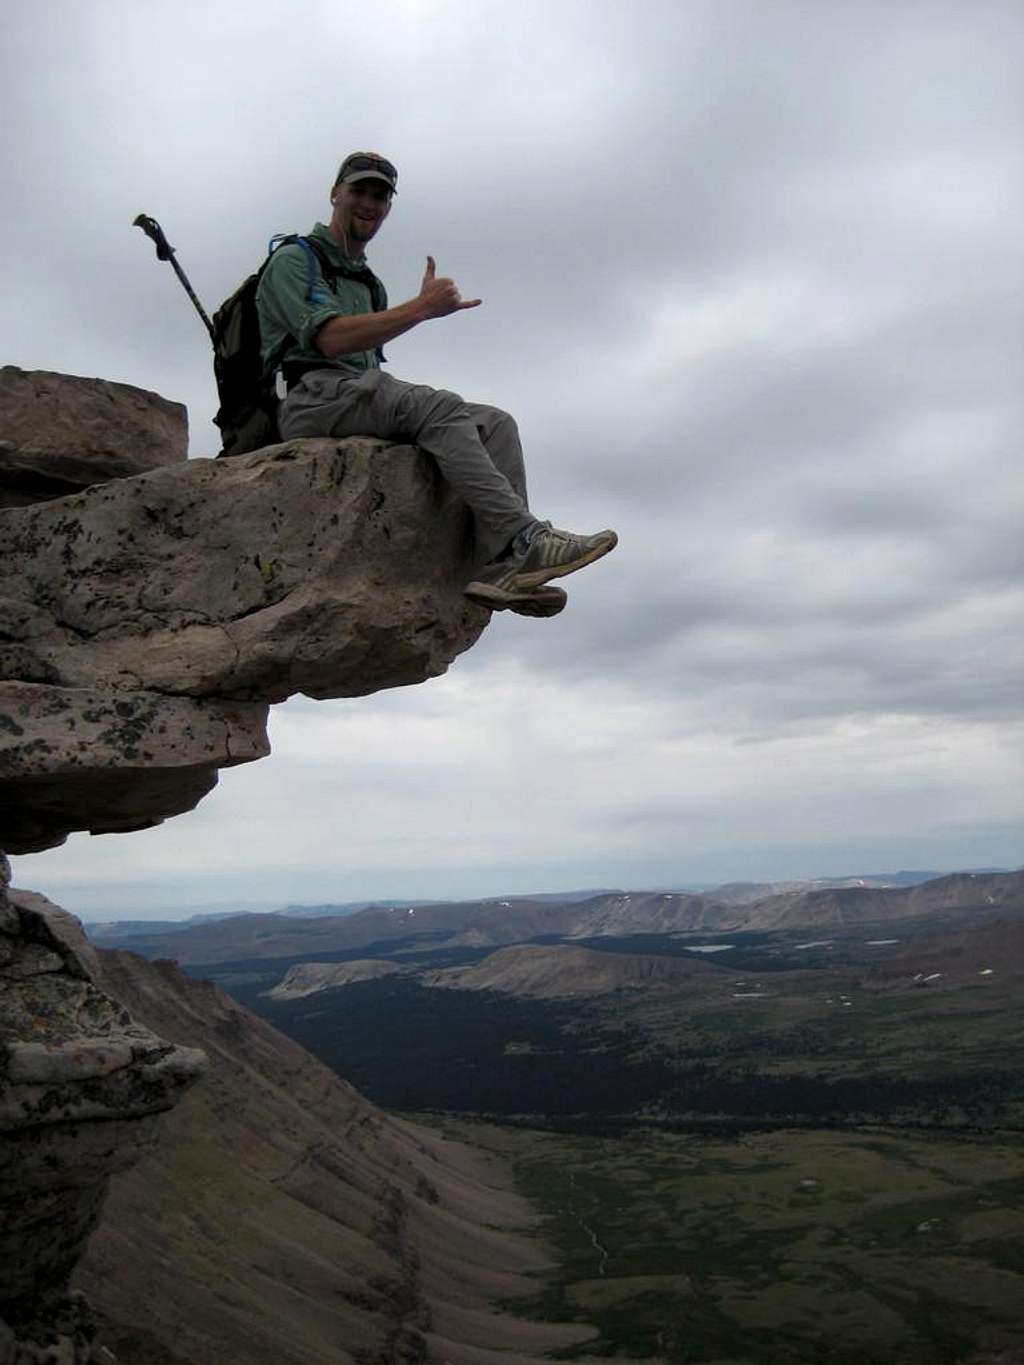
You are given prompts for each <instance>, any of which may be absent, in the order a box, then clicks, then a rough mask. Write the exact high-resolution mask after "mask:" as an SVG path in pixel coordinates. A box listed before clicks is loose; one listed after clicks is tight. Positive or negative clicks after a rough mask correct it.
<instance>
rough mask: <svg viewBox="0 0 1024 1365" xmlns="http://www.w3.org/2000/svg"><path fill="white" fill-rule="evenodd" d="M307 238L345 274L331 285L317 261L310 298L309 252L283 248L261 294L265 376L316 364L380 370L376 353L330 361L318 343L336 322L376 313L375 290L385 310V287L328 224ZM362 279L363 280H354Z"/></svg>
mask: <svg viewBox="0 0 1024 1365" xmlns="http://www.w3.org/2000/svg"><path fill="white" fill-rule="evenodd" d="M306 236H307V237H308V238H309V240H311V241H315V242H316V244H317V246H318V247H320V249H321V250H322V251H323V252H324V254H325V255H326V257H327V259H328V260H329V261H330V262H331V264H332V265H335V266H337V267H338V270H339V271H344V272H346V273H343V274H338V275H337V276H336V277H335V279H334V281H333V283H331V284H329V283H328V282H327V280H325V278H324V275H323V271H322V270H321V268H320V264H319V262H318V261H317V260H316V258H315V257H314V258H313V261H314V267H315V269H314V272H313V290H312V296H311V294H310V287H309V286H310V253H309V252H308V251H307V250H306V248H305V247H304V246H302V245H300V244H299V243H298V242H291V243H288V244H287V245H285V246H280V247H278V249H277V250H276V251H275V252H274V254H273V256H271V258H270V261H269V263H268V265H267V267H266V269H265V270H264V272H263V275H262V277H261V279H260V283H259V288H258V289H257V291H256V311H257V313H258V315H259V320H260V352H261V354H262V357H263V368H264V371H265V372H267V373H269V372H270V371H271V370H274V369H276V368H277V366H279V365H280V364H282V363H283V362H284V361H302V362H304V363H307V364H308V363H311V362H312V363H315V364H318V365H322V366H325V367H329V366H335V367H337V368H339V369H348V370H372V369H376V368H377V367H378V366H379V365H380V357H379V355H378V352H377V351H376V350H369V351H353V352H352V353H351V354H349V355H339V356H335V357H334V358H333V359H331V360H328V358H327V357H326V356H325V355H323V354H322V353H321V352H320V351H319V350H318V349H317V347H316V344H315V343H314V340H313V338H314V337H315V336H316V334H317V332H318V331H319V330H320V328H321V327H322V326H323V325H324V323H325V322H329V321H330V319H331V318H336V317H357V316H359V315H360V314H362V313H371V312H373V311H374V307H373V303H374V300H373V293H374V288H375V289H376V290H377V291H379V292H378V303H379V307H380V308H386V307H387V295H386V294H385V292H384V286H383V285H382V284H381V283H380V281H379V280H378V279H377V277H376V276H375V275H374V274H373V272H372V271H371V270H370V268H369V267H368V266H367V264H366V262H365V261H361V260H359V261H357V260H353V259H352V258H351V257H349V256H346V255H345V254H344V252H343V251H342V250H341V248H340V247H339V246H338V244H337V243H336V242H335V240H334V238H333V237H332V236H331V234H330V232H328V230H327V228H326V227H325V226H324V224H323V223H317V225H316V227H314V228H313V230H312V232H309V233H307V234H306ZM357 275H361V276H362V277H363V278H355V277H356V276H357ZM371 281H374V282H375V286H374V285H372V284H371Z"/></svg>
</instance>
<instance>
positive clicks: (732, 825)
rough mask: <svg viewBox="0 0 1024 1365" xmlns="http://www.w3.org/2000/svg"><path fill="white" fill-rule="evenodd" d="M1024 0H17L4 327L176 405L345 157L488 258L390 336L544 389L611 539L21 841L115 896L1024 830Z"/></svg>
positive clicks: (921, 861) (545, 446) (536, 433)
mask: <svg viewBox="0 0 1024 1365" xmlns="http://www.w3.org/2000/svg"><path fill="white" fill-rule="evenodd" d="M1022 58H1024V7H1022V6H1021V5H1020V4H1019V3H1016V2H1014V3H999V2H998V0H971V3H970V4H965V3H963V2H962V0H952V2H950V3H947V2H946V0H885V3H873V2H872V0H858V3H857V4H851V3H849V0H583V2H582V3H581V2H579V0H545V3H536V2H535V0H520V3H519V4H517V5H515V6H509V5H507V4H504V3H501V4H499V3H496V0H471V2H465V0H431V3H430V4H426V3H420V0H375V3H374V4H373V5H372V6H366V5H363V6H358V7H357V6H355V5H350V4H346V3H343V0H303V3H302V4H301V5H298V4H286V3H278V2H276V0H275V2H272V0H247V3H245V4H239V3H235V0H222V3H220V4H218V5H217V6H215V7H214V6H207V5H206V4H205V3H195V0H179V3H177V4H175V5H174V6H168V5H157V4H156V3H151V2H150V0H123V2H122V0H35V2H34V4H33V5H31V6H24V5H23V6H18V7H16V9H15V10H12V12H11V13H10V14H9V15H8V16H7V18H6V20H5V34H4V44H3V47H2V50H0V92H2V93H0V107H2V113H3V123H4V127H5V130H6V136H5V138H4V140H3V144H2V147H0V169H2V177H3V183H4V187H5V195H4V200H5V213H4V229H3V235H4V250H3V252H2V253H0V276H2V291H0V293H2V298H3V300H4V308H3V310H2V317H0V329H2V332H3V338H2V341H3V345H2V348H0V355H2V363H6V364H14V365H18V366H20V367H21V368H23V369H46V370H57V371H63V372H66V373H70V374H82V375H95V376H100V377H102V378H106V379H114V380H120V381H124V382H127V383H131V384H136V385H139V386H141V387H143V388H149V389H154V390H157V391H158V392H160V393H162V394H164V395H165V396H167V397H169V398H173V399H176V400H180V401H182V402H184V403H186V404H187V405H188V409H189V414H190V431H191V438H190V451H191V454H192V455H193V456H195V457H201V456H208V455H211V454H214V453H215V452H216V450H217V448H218V443H217V441H216V438H215V429H214V427H213V425H212V421H211V419H212V414H213V412H214V410H215V408H216V393H215V389H214V385H213V378H212V371H211V366H210V352H209V346H208V342H207V339H206V336H205V333H204V331H203V329H202V326H201V324H200V322H199V320H198V318H197V316H196V315H195V314H194V312H193V311H192V309H191V305H190V304H189V303H188V300H187V298H186V296H185V294H184V292H183V291H182V290H181V288H180V286H179V284H178V283H177V281H176V280H175V278H174V276H173V274H172V272H171V270H170V269H169V267H168V266H166V265H163V264H159V263H158V262H157V261H156V259H155V254H154V252H153V248H152V245H151V244H150V243H149V242H148V241H147V240H146V239H145V238H144V236H143V235H142V233H141V232H139V231H138V230H137V229H134V228H133V227H132V226H131V224H132V219H133V218H134V217H135V215H136V214H138V213H140V212H144V213H148V214H151V215H152V216H154V217H156V218H157V219H158V220H159V221H160V222H161V224H162V225H163V227H164V230H165V232H166V233H167V236H168V238H169V240H170V241H171V243H172V245H174V246H175V247H176V248H177V250H178V259H179V261H180V262H181V264H182V266H183V267H184V269H185V270H186V271H187V272H188V274H189V276H190V278H191V280H192V283H193V285H194V286H195V288H196V290H197V292H198V293H199V295H200V297H201V298H202V299H203V300H204V302H205V303H206V305H207V308H208V309H209V310H211V311H212V309H213V308H214V307H215V306H216V305H217V304H218V303H219V302H220V301H221V300H222V299H223V298H224V297H226V296H227V295H228V294H230V293H231V292H232V290H233V289H234V288H235V286H236V285H237V284H238V283H239V281H240V280H241V279H242V278H244V276H245V275H246V274H248V273H249V272H250V270H252V269H253V268H255V266H256V265H257V264H258V263H259V261H260V260H261V259H262V257H263V253H264V251H265V249H266V243H267V241H268V239H269V238H270V237H271V236H272V235H273V234H274V233H276V232H282V231H303V230H307V229H308V228H310V227H311V226H312V224H313V223H314V222H315V221H316V220H317V219H318V218H319V219H323V218H325V217H326V216H328V213H329V205H328V191H329V189H330V185H331V183H332V180H333V177H334V174H335V170H336V167H337V164H338V162H339V161H340V160H341V159H342V157H343V156H344V155H345V154H346V153H348V152H350V151H353V150H375V151H379V152H383V153H384V154H385V155H387V156H388V157H389V158H390V159H392V160H393V161H394V162H395V163H396V164H397V166H398V168H399V175H400V180H399V194H398V196H397V198H396V200H395V205H394V208H393V211H392V214H391V216H390V218H389V220H388V222H387V224H386V225H385V227H384V228H383V229H382V231H381V233H380V235H379V236H378V237H377V239H376V240H375V242H374V243H373V245H372V247H371V250H370V259H371V263H372V264H373V265H374V267H375V269H376V270H377V272H378V274H380V275H381V276H382V278H383V279H384V280H385V282H386V283H387V285H388V289H389V292H390V295H391V298H392V300H393V301H394V302H398V301H401V300H403V299H405V298H409V297H411V296H413V295H414V294H415V293H416V292H417V290H418V287H419V282H420V278H421V275H422V271H423V264H424V260H425V257H426V255H427V254H428V253H430V254H432V255H434V256H435V257H436V259H437V263H438V270H439V272H441V273H444V274H448V275H451V276H453V277H454V278H455V279H456V281H457V282H458V284H459V286H460V288H461V289H462V291H463V294H464V295H465V296H466V297H477V296H479V297H482V298H483V300H484V303H483V306H482V307H480V308H477V309H473V310H470V311H467V312H463V313H459V314H457V315H455V316H453V317H449V318H446V319H441V320H437V321H433V322H430V323H427V324H424V325H422V326H421V327H419V328H417V329H416V330H414V331H413V332H411V333H409V334H407V335H406V336H404V337H402V338H400V339H398V340H397V341H395V342H393V343H391V345H390V346H389V348H388V353H389V361H390V368H391V371H392V373H394V374H395V375H396V376H398V377H399V378H404V379H409V380H414V381H416V382H421V383H430V384H435V385H437V386H438V387H445V388H451V389H455V390H457V391H459V392H461V393H463V394H464V395H465V396H466V397H468V398H473V399H477V400H479V401H484V402H491V403H495V404H497V405H499V406H501V407H504V408H507V409H508V410H509V411H511V412H512V413H514V414H515V416H516V418H517V420H518V421H519V425H520V429H521V432H522V435H523V440H524V446H525V449H526V454H527V466H528V473H529V479H530V496H531V505H532V507H533V509H534V510H535V511H536V512H537V513H538V515H540V516H543V517H546V518H548V519H550V520H551V521H553V522H554V523H555V525H559V526H564V527H568V528H569V529H571V530H574V531H590V530H596V529H598V528H600V527H603V526H613V527H615V528H616V529H617V531H618V533H619V536H620V545H619V547H618V549H617V550H616V551H615V552H614V554H613V555H612V556H610V557H609V558H607V559H605V560H602V561H601V562H600V563H599V564H596V565H594V566H592V567H590V568H588V569H586V570H584V571H582V572H581V573H579V574H577V575H575V576H573V577H572V578H570V579H566V580H564V586H565V587H566V588H567V590H568V592H569V595H570V601H569V606H568V608H567V609H566V611H565V612H564V613H563V614H562V615H561V616H559V617H557V618H554V619H553V620H548V621H536V620H529V619H524V618H519V617H515V616H512V615H511V614H509V613H502V614H498V615H495V616H494V618H493V620H492V623H491V625H490V627H489V628H488V630H487V631H486V632H485V634H484V636H483V638H482V639H481V641H480V642H479V643H478V644H477V645H476V646H475V647H474V648H473V649H472V650H471V651H469V652H468V653H467V654H465V655H463V656H462V657H461V658H460V659H459V660H457V662H456V663H455V665H454V666H453V667H452V668H451V669H450V671H449V672H448V674H447V675H446V676H444V677H443V678H440V679H436V680H433V681H431V682H429V683H427V684H424V685H421V686H419V687H415V688H406V689H400V690H395V691H390V692H384V693H379V694H377V695H376V696H373V697H368V698H360V699H358V700H355V701H333V702H313V701H309V700H307V699H304V698H297V699H294V700H292V701H290V702H287V703H285V704H283V705H280V706H278V707H275V708H274V709H273V711H272V715H271V724H270V735H271V741H272V744H273V749H274V752H273V755H272V756H271V757H270V758H268V759H265V760H263V761H262V762H259V763H255V764H251V765H247V766H244V767H240V768H235V769H231V770H227V771H225V772H224V773H223V774H222V776H221V780H220V783H219V785H218V787H217V788H216V790H215V791H214V792H213V793H212V794H211V795H209V796H208V797H207V798H206V799H205V800H204V801H203V802H202V803H201V804H200V806H199V807H198V808H197V809H196V810H195V811H194V812H191V813H189V814H187V815H183V816H180V817H177V818H176V819H174V820H171V821H168V822H167V823H165V824H164V825H163V826H161V827H159V828H157V829H153V830H149V831H145V832H142V833H136V834H131V835H105V836H100V837H96V838H92V837H90V836H88V835H86V834H77V835H73V836H72V837H71V838H70V839H69V840H68V841H67V843H66V844H65V845H64V846H63V847H62V848H59V849H54V850H51V851H48V852H45V853H41V854H37V855H32V856H31V857H19V858H16V859H14V860H13V863H14V871H15V877H16V880H17V882H18V883H19V884H21V885H23V886H31V887H34V888H36V889H38V890H42V891H44V892H45V893H46V894H48V895H50V896H51V897H52V898H53V899H55V900H57V901H58V902H60V903H61V904H63V905H65V906H67V907H68V908H69V909H71V910H73V911H75V912H77V913H81V914H85V915H86V916H87V917H93V918H95V917H96V916H97V914H103V915H109V916H110V917H121V916H133V917H145V916H153V915H169V916H173V915H175V914H179V913H187V911H188V909H189V908H191V907H195V906H199V905H202V906H210V905H219V904H223V905H234V906H239V905H246V906H250V905H251V906H260V907H265V908H274V907H276V906H279V905H285V904H293V903H313V902H322V901H346V900H355V899H361V898H375V897H381V898H382V897H389V896H397V897H416V898H424V899H432V898H437V899H442V898H448V897H473V896H488V895H497V894H501V893H509V892H529V891H556V890H562V889H570V888H576V887H621V888H627V887H628V888H633V889H665V888H669V887H682V886H687V885H696V884H701V883H704V884H708V883H714V882H721V881H728V880H775V879H781V878H802V877H814V876H823V875H845V874H852V873H857V872H882V871H895V870H898V869H906V868H927V869H935V870H938V871H943V870H952V869H955V868H972V867H973V868H977V867H1006V868H1012V867H1017V866H1020V864H1021V863H1022V862H1024V853H1022V849H1024V838H1022V830H1024V821H1022V813H1024V812H1022V807H1024V780H1022V779H1024V773H1022V767H1024V764H1022V756H1024V743H1022V740H1024V723H1022V706H1021V703H1022V700H1024V684H1022V681H1021V680H1022V677H1024V668H1022V663H1024V660H1022V645H1021V641H1022V638H1024V631H1022V626H1024V584H1022V576H1021V567H1022V566H1021V560H1022V557H1024V555H1022V546H1024V537H1022V536H1021V534H1020V530H1021V525H1022V510H1024V508H1022V503H1024V496H1022V480H1021V474H1020V448H1021V435H1022V430H1024V421H1022V411H1021V407H1022V384H1021V380H1022V377H1024V363H1022V362H1024V356H1022V350H1024V328H1022V295H1024V288H1022V286H1024V252H1022V248H1021V235H1020V224H1021V221H1022V207H1024V176H1022V170H1024V164H1022V163H1024V155H1022V130H1024V85H1022V83H1021V82H1020V79H1019V76H1020V71H1021V69H1022V67H1024V62H1022Z"/></svg>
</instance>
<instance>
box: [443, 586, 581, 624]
mask: <svg viewBox="0 0 1024 1365" xmlns="http://www.w3.org/2000/svg"><path fill="white" fill-rule="evenodd" d="M463 595H464V596H465V597H468V598H469V600H470V601H471V602H476V604H477V605H478V606H481V607H486V608H487V609H488V611H514V612H515V613H516V615H517V616H557V615H558V613H559V612H560V611H561V610H562V608H563V607H564V606H565V604H566V602H567V601H568V598H567V597H566V595H565V593H564V592H563V591H562V589H561V588H552V589H551V590H550V591H549V592H547V593H540V592H524V591H523V590H522V589H520V588H512V589H509V588H499V587H497V586H496V585H495V584H494V583H470V584H468V586H467V587H465V588H464V589H463Z"/></svg>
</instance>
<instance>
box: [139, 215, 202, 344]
mask: <svg viewBox="0 0 1024 1365" xmlns="http://www.w3.org/2000/svg"><path fill="white" fill-rule="evenodd" d="M132 227H139V228H141V229H142V231H143V232H144V233H145V234H146V236H147V237H148V238H149V239H150V241H152V242H155V243H156V258H157V260H158V261H170V263H171V268H172V270H173V271H174V273H175V275H177V277H178V279H179V280H180V281H181V283H182V286H183V288H184V290H185V293H186V294H187V295H188V296H189V298H190V299H191V300H192V304H193V306H194V308H195V310H196V312H197V313H198V314H199V316H200V317H201V318H202V320H203V326H204V327H205V328H206V330H207V332H209V334H210V340H211V341H212V342H213V344H214V346H216V344H217V343H216V339H215V336H214V331H213V323H212V322H211V321H210V319H209V318H208V317H207V315H206V309H205V308H204V307H203V305H202V304H201V303H200V302H199V299H198V297H197V295H196V291H195V290H194V289H193V288H192V286H191V284H190V283H189V280H188V276H187V275H186V274H185V272H184V270H182V268H181V266H180V265H179V264H178V262H177V260H176V259H175V255H174V247H173V246H171V244H170V242H169V241H168V240H167V238H166V237H165V236H164V230H163V228H162V227H161V226H160V224H159V223H158V222H157V221H156V219H155V218H150V216H149V214H148V213H140V214H138V215H137V217H135V218H133V219H132Z"/></svg>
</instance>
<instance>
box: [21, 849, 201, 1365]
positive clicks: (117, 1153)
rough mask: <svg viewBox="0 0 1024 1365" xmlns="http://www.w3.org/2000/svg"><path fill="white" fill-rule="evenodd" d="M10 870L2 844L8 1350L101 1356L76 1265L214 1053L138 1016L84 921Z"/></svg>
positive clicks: (55, 1356)
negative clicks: (105, 985) (109, 988)
mask: <svg viewBox="0 0 1024 1365" xmlns="http://www.w3.org/2000/svg"><path fill="white" fill-rule="evenodd" d="M8 881H9V865H8V863H7V860H6V858H4V857H3V856H2V855H0V1361H3V1362H4V1365H11V1363H12V1362H13V1365H35V1362H38V1363H39V1365H44V1362H67V1365H84V1363H85V1362H89V1361H102V1360H104V1359H105V1357H104V1356H103V1355H102V1354H101V1353H100V1352H99V1351H98V1349H97V1351H95V1352H94V1351H93V1346H92V1333H93V1323H92V1316H91V1312H90V1309H89V1306H88V1304H87V1303H86V1302H85V1301H84V1300H83V1299H82V1298H81V1297H80V1296H77V1295H75V1294H73V1293H71V1292H70V1291H69V1287H68V1279H69V1275H70V1273H71V1271H72V1269H73V1267H74V1265H75V1263H76V1261H77V1260H78V1258H79V1257H80V1256H81V1254H82V1251H83V1250H84V1247H85V1244H86V1241H87V1239H88V1237H89V1235H90V1233H91V1232H92V1231H93V1229H94V1228H95V1226H96V1223H97V1220H98V1218H99V1215H100V1209H101V1207H102V1203H103V1198H104V1194H105V1191H106V1188H107V1184H108V1181H109V1179H110V1176H111V1175H112V1174H113V1173H114V1172H116V1171H120V1170H124V1169H125V1168H126V1167H128V1166H130V1165H131V1164H132V1163H133V1162H135V1161H137V1160H138V1159H139V1157H140V1155H141V1154H142V1153H143V1152H144V1151H146V1150H147V1149H148V1148H149V1147H151V1146H152V1144H153V1143H154V1142H155V1141H156V1137H157V1125H158V1116H159V1115H160V1114H162V1113H163V1112H165V1111H166V1110H168V1109H170V1108H171V1107H172V1106H173V1105H174V1104H175V1103H176V1102H177V1101H178V1100H179V1099H180V1098H181V1096H182V1095H183V1094H184V1092H185V1091H186V1090H187V1089H188V1087H189V1086H190V1085H192V1084H193V1083H194V1082H195V1081H196V1080H197V1079H198V1077H199V1076H200V1075H201V1073H202V1070H203V1066H204V1061H205V1059H204V1058H203V1055H202V1053H201V1052H199V1051H196V1050H195V1049H193V1048H188V1047H180V1046H177V1045H175V1044H174V1043H170V1042H168V1041H167V1040H166V1039H164V1038H161V1037H159V1036H158V1035H157V1034H156V1033H154V1032H153V1031H152V1030H150V1029H148V1028H146V1027H145V1026H144V1025H143V1024H141V1023H140V1022H139V1021H138V1020H135V1019H133V1018H132V1017H131V1015H130V1014H129V1013H128V1011H127V1010H126V1009H125V1008H124V1006H123V1004H122V1003H121V1002H120V1001H116V1000H113V999H112V998H111V997H110V996H109V995H107V994H106V993H105V992H104V991H103V990H102V989H101V983H100V978H99V971H98V963H97V959H96V955H95V953H94V952H93V950H92V949H91V948H90V947H89V946H88V944H87V943H86V941H85V938H84V935H83V934H82V932H81V928H80V926H79V925H78V922H77V920H75V919H73V918H72V916H70V915H67V914H65V913H64V912H63V911H62V910H60V909H58V907H56V906H54V905H51V904H50V902H48V901H47V900H46V899H45V898H44V897H42V896H37V895H33V894H31V893H26V892H13V891H9V890H8Z"/></svg>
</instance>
